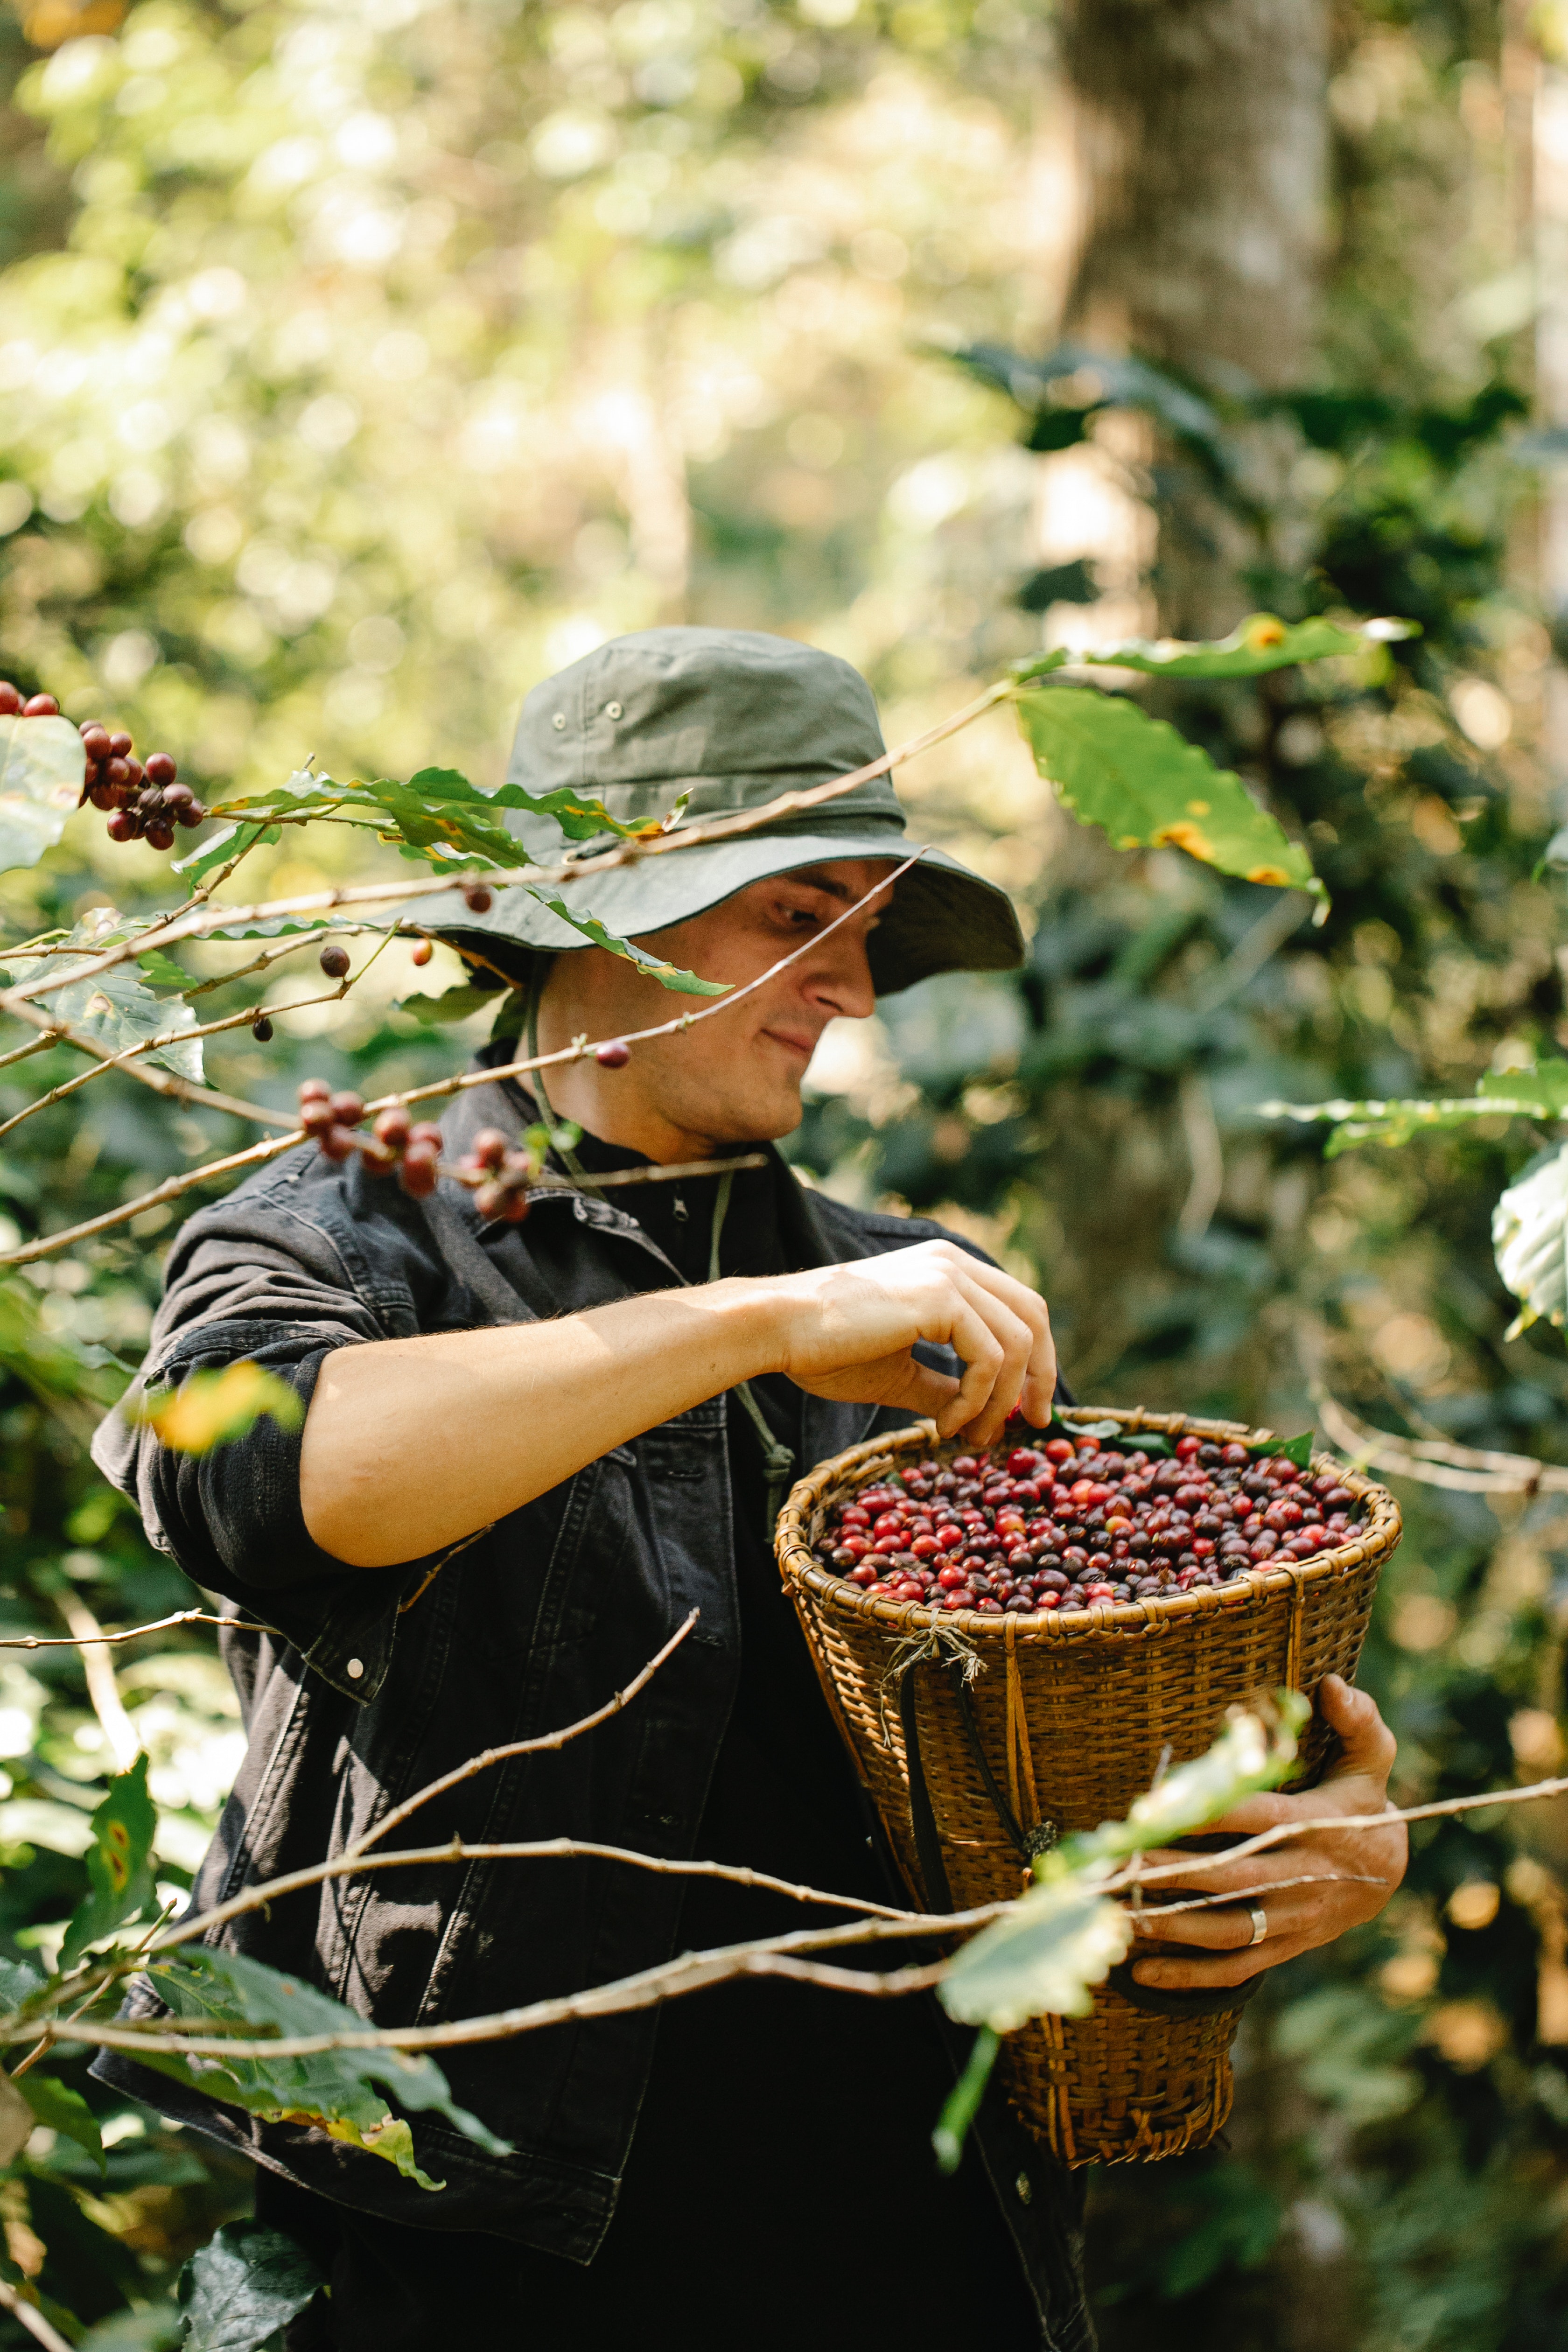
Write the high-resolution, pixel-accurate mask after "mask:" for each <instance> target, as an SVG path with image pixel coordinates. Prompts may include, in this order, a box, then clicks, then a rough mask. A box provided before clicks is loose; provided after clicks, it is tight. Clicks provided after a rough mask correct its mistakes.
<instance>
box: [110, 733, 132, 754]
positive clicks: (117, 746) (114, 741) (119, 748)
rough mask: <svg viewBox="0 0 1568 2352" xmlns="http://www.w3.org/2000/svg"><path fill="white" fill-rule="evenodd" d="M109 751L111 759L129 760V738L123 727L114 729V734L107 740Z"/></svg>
mask: <svg viewBox="0 0 1568 2352" xmlns="http://www.w3.org/2000/svg"><path fill="white" fill-rule="evenodd" d="M109 749H110V756H111V757H112V758H113V759H116V760H129V758H130V757H131V738H130V736H129V735H128V734H127V733H126V732H125V730H124V728H123V727H117V728H116V729H115V730H114V733H113V734H112V735H111V736H110V739H109Z"/></svg>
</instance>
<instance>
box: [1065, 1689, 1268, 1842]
mask: <svg viewBox="0 0 1568 2352" xmlns="http://www.w3.org/2000/svg"><path fill="white" fill-rule="evenodd" d="M1310 1713H1311V1707H1310V1703H1309V1701H1307V1700H1306V1699H1304V1698H1303V1697H1302V1696H1301V1695H1300V1692H1299V1691H1277V1692H1276V1693H1275V1694H1274V1696H1273V1697H1272V1698H1271V1699H1270V1700H1269V1701H1268V1703H1267V1705H1266V1706H1253V1707H1237V1706H1233V1707H1231V1708H1230V1709H1229V1710H1228V1711H1227V1714H1226V1724H1225V1728H1224V1730H1223V1731H1222V1732H1221V1733H1220V1734H1219V1737H1218V1738H1216V1739H1215V1741H1214V1743H1213V1744H1212V1746H1211V1747H1209V1748H1207V1749H1206V1750H1205V1753H1204V1754H1203V1755H1202V1756H1197V1757H1194V1759H1193V1760H1192V1761H1191V1762H1190V1763H1187V1764H1181V1765H1178V1766H1177V1768H1176V1769H1175V1770H1174V1771H1173V1772H1167V1773H1166V1775H1165V1777H1164V1779H1163V1780H1162V1781H1161V1782H1160V1784H1159V1786H1158V1787H1157V1788H1153V1789H1151V1790H1149V1791H1148V1793H1147V1794H1146V1795H1144V1796H1142V1797H1140V1798H1138V1799H1137V1800H1136V1801H1135V1802H1134V1803H1133V1804H1131V1806H1130V1807H1129V1808H1128V1812H1127V1818H1126V1820H1125V1821H1123V1822H1102V1823H1101V1825H1100V1828H1099V1829H1097V1830H1089V1831H1087V1832H1079V1834H1078V1835H1077V1836H1074V1837H1068V1838H1064V1839H1063V1840H1062V1842H1061V1843H1060V1845H1058V1846H1057V1847H1055V1848H1053V1850H1052V1851H1051V1852H1050V1853H1048V1854H1044V1855H1042V1856H1041V1858H1040V1860H1039V1861H1038V1862H1037V1864H1036V1865H1035V1867H1036V1870H1037V1872H1038V1873H1039V1874H1041V1875H1042V1876H1043V1877H1050V1878H1054V1877H1058V1876H1067V1875H1070V1874H1072V1873H1073V1872H1075V1871H1081V1870H1082V1869H1084V1867H1085V1866H1086V1865H1096V1866H1097V1865H1099V1864H1106V1863H1120V1862H1122V1861H1125V1860H1126V1859H1127V1857H1128V1856H1129V1855H1131V1854H1134V1853H1143V1852H1144V1851H1145V1850H1146V1849H1147V1848H1148V1847H1149V1846H1152V1845H1168V1844H1169V1843H1170V1842H1171V1840H1172V1839H1173V1838H1179V1837H1185V1836H1186V1835H1187V1834H1188V1832H1190V1831H1192V1830H1197V1829H1202V1827H1203V1825H1204V1823H1205V1822H1211V1821H1215V1820H1216V1819H1217V1818H1218V1817H1219V1816H1220V1815H1221V1814H1222V1813H1227V1812H1229V1811H1230V1809H1231V1807H1232V1806H1233V1805H1237V1804H1239V1803H1240V1802H1241V1800H1242V1799H1243V1798H1244V1797H1251V1796H1256V1795H1257V1793H1258V1790H1260V1789H1273V1788H1277V1787H1278V1786H1279V1782H1280V1781H1281V1780H1283V1779H1284V1778H1285V1775H1286V1773H1287V1772H1288V1771H1289V1769H1290V1766H1291V1764H1292V1763H1293V1762H1294V1761H1295V1756H1296V1738H1297V1734H1298V1733H1299V1731H1300V1728H1301V1726H1302V1724H1303V1723H1304V1722H1305V1721H1306V1719H1307V1717H1308V1716H1309V1715H1310Z"/></svg>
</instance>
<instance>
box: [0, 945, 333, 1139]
mask: <svg viewBox="0 0 1568 2352" xmlns="http://www.w3.org/2000/svg"><path fill="white" fill-rule="evenodd" d="M80 977H81V975H80V974H79V973H78V972H74V971H73V972H70V973H68V975H67V977H66V979H65V980H64V981H61V982H58V983H57V984H58V986H60V987H74V986H75V985H76V982H77V981H78V980H79V978H80ZM15 995H16V990H15V989H11V990H8V991H7V992H6V998H7V999H8V998H9V997H12V996H15ZM0 1009H4V1010H5V1011H6V1012H12V1013H16V1018H17V1019H18V1020H19V1021H27V1022H30V1023H31V1024H32V1025H33V1027H34V1028H35V1029H45V1030H47V1032H48V1033H49V1042H50V1044H51V1045H74V1046H75V1047H76V1049H77V1051H78V1053H79V1054H87V1055H90V1056H91V1058H92V1059H93V1060H94V1061H95V1062H113V1063H115V1064H116V1066H118V1067H121V1068H123V1069H124V1070H125V1071H126V1072H127V1074H128V1075H129V1076H131V1077H133V1078H134V1079H135V1080H136V1082H137V1084H138V1085H139V1086H143V1087H151V1088H152V1090H153V1093H154V1094H159V1095H167V1096H172V1097H174V1099H175V1100H176V1101H178V1102H184V1103H189V1104H191V1105H192V1106H193V1108H195V1109H197V1110H204V1109H205V1110H224V1111H228V1112H230V1113H231V1114H232V1116H233V1117H234V1118H247V1119H249V1120H250V1121H251V1123H252V1124H253V1125H254V1126H256V1127H286V1126H288V1125H289V1124H290V1123H291V1122H290V1118H289V1116H288V1115H287V1114H282V1113H279V1112H278V1111H275V1110H268V1109H266V1108H264V1107H263V1106H262V1105H261V1104H260V1103H253V1102H246V1101H244V1100H242V1099H241V1097H238V1096H237V1095H224V1094H218V1093H217V1092H216V1090H215V1089H214V1088H212V1087H198V1086H195V1085H194V1084H193V1083H192V1081H191V1080H190V1079H189V1078H181V1077H176V1076H175V1075H174V1071H173V1070H154V1069H153V1068H151V1067H149V1066H146V1065H144V1064H142V1063H140V1062H121V1061H120V1059H119V1057H118V1056H117V1055H113V1054H110V1052H108V1051H107V1049H106V1048H105V1047H104V1046H102V1045H100V1044H99V1042H98V1039H97V1038H96V1037H94V1036H92V1035H91V1034H90V1033H89V1031H87V1030H85V1029H78V1028H77V1027H76V1026H75V1025H74V1024H72V1023H70V1022H68V1021H61V1020H59V1019H58V1017H57V1015H55V1014H54V1013H41V1012H40V1011H39V1009H38V1007H37V1005H35V1004H26V1003H20V1002H18V1003H15V1004H12V1003H9V1002H4V1003H0ZM184 1034H189V1033H188V1032H186V1033H184Z"/></svg>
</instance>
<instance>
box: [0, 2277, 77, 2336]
mask: <svg viewBox="0 0 1568 2352" xmlns="http://www.w3.org/2000/svg"><path fill="white" fill-rule="evenodd" d="M0 2309H3V2310H5V2311H8V2312H9V2313H10V2315H11V2316H12V2318H13V2319H15V2320H16V2321H18V2322H19V2323H20V2325H21V2326H24V2327H25V2328H26V2331H27V2333H28V2335H29V2336H34V2337H36V2338H37V2341H38V2343H40V2344H41V2345H42V2346H43V2347H44V2352H71V2347H70V2346H69V2345H68V2343H67V2342H66V2339H65V2337H64V2336H62V2335H61V2334H60V2332H59V2329H58V2327H53V2326H50V2324H49V2322H48V2321H47V2319H46V2318H45V2317H44V2315H43V2313H42V2312H41V2311H40V2310H39V2309H38V2306H37V2304H36V2303H29V2302H28V2301H27V2298H26V2295H25V2294H23V2293H22V2291H21V2289H20V2288H19V2287H14V2286H12V2285H11V2284H10V2283H9V2281H8V2280H6V2279H3V2278H0Z"/></svg>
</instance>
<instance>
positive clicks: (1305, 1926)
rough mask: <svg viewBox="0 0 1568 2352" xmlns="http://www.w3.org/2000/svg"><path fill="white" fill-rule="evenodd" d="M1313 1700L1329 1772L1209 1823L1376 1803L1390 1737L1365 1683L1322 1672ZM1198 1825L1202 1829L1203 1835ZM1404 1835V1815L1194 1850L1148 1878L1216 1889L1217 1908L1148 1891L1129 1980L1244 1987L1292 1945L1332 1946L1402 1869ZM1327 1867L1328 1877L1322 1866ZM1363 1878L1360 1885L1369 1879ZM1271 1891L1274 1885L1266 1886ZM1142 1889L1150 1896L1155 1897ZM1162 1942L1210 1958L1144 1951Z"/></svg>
mask: <svg viewBox="0 0 1568 2352" xmlns="http://www.w3.org/2000/svg"><path fill="white" fill-rule="evenodd" d="M1318 1705H1319V1706H1320V1708H1321V1711H1322V1713H1323V1714H1324V1715H1325V1716H1326V1717H1327V1718H1328V1720H1329V1722H1330V1723H1331V1725H1332V1727H1333V1728H1334V1729H1335V1730H1336V1731H1337V1732H1338V1733H1339V1735H1340V1738H1341V1740H1342V1743H1343V1748H1344V1753H1343V1755H1342V1758H1341V1760H1340V1763H1339V1766H1338V1769H1336V1770H1335V1771H1334V1772H1333V1773H1332V1774H1331V1776H1330V1778H1329V1779H1328V1780H1324V1781H1323V1782H1321V1785H1320V1786H1319V1787H1318V1788H1316V1789H1312V1790H1308V1791H1307V1792H1306V1793H1305V1794H1303V1795H1301V1796H1295V1797H1282V1796H1266V1797H1249V1798H1247V1801H1246V1802H1245V1803H1243V1804H1240V1805H1237V1808H1236V1810H1235V1811H1234V1812H1231V1813H1227V1814H1226V1817H1225V1819H1224V1820H1223V1821H1220V1822H1212V1823H1211V1824H1210V1830H1217V1831H1223V1832H1225V1833H1226V1834H1227V1835H1228V1836H1231V1837H1235V1838H1249V1837H1256V1836H1257V1834H1258V1832H1259V1830H1268V1829H1273V1828H1274V1827H1275V1826H1276V1824H1277V1823H1279V1822H1311V1821H1322V1820H1323V1819H1325V1818H1326V1817H1328V1816H1330V1815H1333V1814H1345V1815H1351V1814H1362V1815H1365V1814H1376V1813H1382V1812H1384V1811H1386V1810H1387V1806H1388V1775H1389V1771H1390V1769H1391V1768H1392V1766H1393V1763H1394V1735H1393V1733H1392V1732H1391V1731H1390V1730H1389V1728H1388V1726H1387V1725H1386V1724H1385V1723H1384V1720H1383V1717H1382V1716H1381V1715H1379V1713H1378V1711H1377V1707H1376V1705H1375V1703H1374V1701H1373V1700H1372V1699H1370V1698H1369V1697H1368V1696H1367V1695H1366V1693H1365V1692H1364V1691H1358V1690H1352V1687H1351V1685H1349V1683H1346V1682H1342V1681H1341V1679H1340V1677H1339V1675H1328V1676H1326V1677H1325V1679H1324V1681H1323V1683H1322V1685H1321V1687H1320V1689H1319V1693H1318ZM1206 1834H1208V1832H1205V1835H1206ZM1406 1858H1407V1842H1406V1838H1405V1824H1404V1822H1389V1823H1388V1825H1387V1827H1386V1828H1384V1829H1375V1830H1352V1831H1334V1830H1318V1831H1315V1832H1313V1833H1312V1834H1311V1835H1310V1836H1309V1837H1303V1838H1300V1839H1296V1838H1288V1839H1285V1840H1282V1841H1281V1843H1279V1845H1275V1846H1269V1847H1268V1848H1267V1849H1266V1850H1265V1851H1264V1852H1263V1853H1255V1854H1253V1855H1251V1856H1250V1857H1249V1858H1248V1859H1247V1861H1245V1862H1226V1861H1225V1860H1224V1859H1223V1857H1220V1856H1215V1857H1214V1858H1212V1859H1202V1860H1200V1859H1199V1858H1197V1857H1195V1856H1194V1858H1193V1864H1192V1867H1191V1869H1190V1870H1184V1872H1183V1873H1182V1875H1181V1876H1180V1878H1163V1879H1161V1880H1160V1881H1159V1883H1158V1885H1159V1892H1160V1893H1161V1894H1162V1895H1164V1894H1168V1893H1170V1892H1172V1891H1173V1890H1175V1891H1178V1892H1179V1893H1180V1894H1181V1895H1184V1896H1185V1895H1231V1896H1232V1897H1233V1898H1234V1899H1233V1902H1232V1904H1230V1905H1227V1906H1226V1907H1224V1908H1216V1909H1215V1910H1209V1911H1178V1912H1176V1913H1174V1914H1173V1915H1162V1913H1161V1912H1160V1911H1159V1910H1158V1909H1157V1908H1155V1907H1154V1904H1153V1901H1152V1899H1151V1901H1150V1902H1149V1903H1148V1904H1147V1905H1146V1906H1145V1907H1144V1908H1143V1909H1142V1911H1141V1912H1140V1913H1139V1914H1138V1938H1139V1940H1138V1944H1137V1946H1136V1947H1135V1949H1134V1957H1133V1969H1132V1973H1133V1976H1134V1977H1135V1979H1137V1981H1138V1982H1139V1983H1140V1984H1146V1985H1158V1986H1160V1987H1162V1988H1163V1989H1165V1990H1181V1989H1184V1988H1195V1987H1211V1986H1215V1985H1238V1984H1245V1983H1246V1981H1247V1979H1248V1977H1255V1976H1257V1974H1258V1971H1259V1969H1277V1968H1278V1967H1279V1964H1280V1962H1281V1961H1282V1960H1291V1959H1294V1958H1295V1957H1296V1955H1297V1953H1298V1952H1310V1950H1312V1948H1314V1946H1316V1945H1318V1944H1331V1943H1332V1942H1333V1940H1334V1937H1336V1936H1342V1935H1343V1934H1344V1932H1345V1930H1346V1928H1347V1927H1359V1926H1361V1925H1362V1923H1363V1921H1364V1920H1367V1919H1375V1918H1376V1916H1377V1915H1378V1913H1379V1912H1380V1911H1381V1910H1382V1909H1383V1907H1384V1904H1385V1903H1386V1902H1387V1901H1388V1899H1389V1897H1390V1895H1392V1894H1393V1893H1394V1888H1395V1887H1396V1886H1397V1885H1399V1882H1400V1880H1401V1879H1402V1878H1403V1877H1404V1875H1405V1861H1406ZM1145 1859H1146V1861H1147V1862H1148V1863H1149V1864H1156V1863H1159V1864H1165V1863H1174V1862H1180V1861H1182V1860H1183V1859H1184V1857H1183V1856H1182V1855H1180V1854H1177V1853H1151V1854H1149V1855H1147V1856H1146V1858H1145ZM1331 1874H1337V1875H1331ZM1308 1876H1311V1877H1313V1878H1314V1879H1315V1880H1316V1884H1314V1885H1308V1886H1288V1885H1285V1884H1284V1882H1285V1881H1286V1880H1288V1879H1302V1878H1306V1877H1308ZM1369 1880H1370V1881H1371V1882H1373V1883H1372V1884H1370V1885H1369V1884H1367V1883H1366V1882H1368V1881H1369ZM1270 1890H1274V1891H1270ZM1155 1891H1156V1890H1155V1889H1154V1888H1153V1887H1151V1888H1150V1890H1149V1893H1150V1896H1151V1898H1152V1897H1153V1896H1154V1895H1155ZM1255 1908H1257V1909H1259V1910H1261V1911H1262V1913H1263V1915H1264V1917H1265V1920H1266V1923H1267V1927H1266V1933H1265V1935H1264V1937H1263V1939H1262V1940H1261V1941H1260V1942H1258V1943H1254V1942H1253V1941H1252V1937H1253V1930H1254V1927H1255V1924H1256V1923H1255V1921H1254V1919H1253V1916H1252V1913H1253V1911H1254V1909H1255ZM1162 1944H1194V1945H1202V1946H1204V1947H1205V1948H1207V1950H1208V1951H1211V1952H1212V1953H1213V1955H1214V1957H1213V1958H1202V1959H1188V1958H1182V1959H1175V1958H1155V1957H1152V1955H1154V1954H1155V1953H1156V1952H1157V1951H1158V1948H1159V1947H1160V1946H1161V1945H1162Z"/></svg>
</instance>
